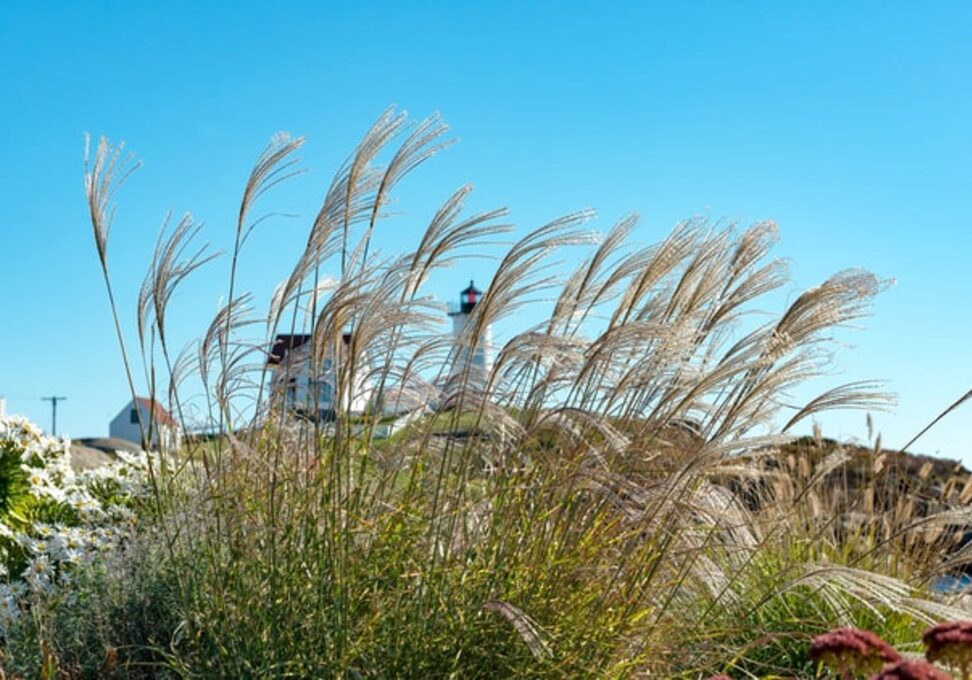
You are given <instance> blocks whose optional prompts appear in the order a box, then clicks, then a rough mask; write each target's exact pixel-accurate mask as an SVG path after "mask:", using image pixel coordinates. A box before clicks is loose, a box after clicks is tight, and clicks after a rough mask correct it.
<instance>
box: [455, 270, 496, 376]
mask: <svg viewBox="0 0 972 680" xmlns="http://www.w3.org/2000/svg"><path fill="white" fill-rule="evenodd" d="M482 295H483V292H482V291H481V290H478V289H477V288H476V285H475V284H474V283H473V282H472V281H470V282H469V287H468V288H466V289H465V290H463V291H461V292H460V293H459V307H458V308H456V309H455V310H453V311H451V312H449V316H450V317H452V336H453V338H455V340H456V344H457V347H458V350H457V354H456V361H455V363H454V364H453V368H452V375H453V376H461V375H462V374H463V373H465V372H466V371H467V370H468V375H469V377H468V383H469V384H470V385H475V386H478V387H484V386H485V385H486V376H487V375H489V371H490V369H491V368H492V366H493V358H492V356H491V355H490V349H491V347H492V345H493V330H492V328H491V327H490V326H489V325H488V324H487V325H486V326H485V327H483V328H482V329H481V331H480V334H479V337H478V338H472V337H465V333H466V328H467V326H468V325H469V324H470V319H471V316H472V312H473V310H474V309H475V308H476V305H477V304H478V303H479V300H480V299H481V298H482Z"/></svg>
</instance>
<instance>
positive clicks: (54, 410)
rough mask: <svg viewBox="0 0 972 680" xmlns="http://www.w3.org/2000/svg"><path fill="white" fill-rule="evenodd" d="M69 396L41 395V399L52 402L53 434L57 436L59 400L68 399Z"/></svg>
mask: <svg viewBox="0 0 972 680" xmlns="http://www.w3.org/2000/svg"><path fill="white" fill-rule="evenodd" d="M66 400H67V397H55V396H50V397H41V401H49V402H51V436H52V437H56V436H57V402H59V401H66Z"/></svg>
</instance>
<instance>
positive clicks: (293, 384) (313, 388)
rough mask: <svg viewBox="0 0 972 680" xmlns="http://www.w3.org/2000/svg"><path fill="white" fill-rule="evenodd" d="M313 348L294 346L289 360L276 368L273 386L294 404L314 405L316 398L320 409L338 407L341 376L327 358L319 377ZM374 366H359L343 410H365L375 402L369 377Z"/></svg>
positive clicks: (297, 406) (276, 393) (276, 391)
mask: <svg viewBox="0 0 972 680" xmlns="http://www.w3.org/2000/svg"><path fill="white" fill-rule="evenodd" d="M310 364H311V362H310V352H309V350H308V349H307V348H306V347H299V348H296V349H293V350H290V353H289V355H288V357H287V363H286V364H284V365H279V366H276V367H275V368H274V372H273V378H272V389H273V393H274V395H275V396H277V397H278V398H281V397H282V398H283V399H284V400H285V402H286V403H287V404H288V405H289V406H292V407H294V408H304V409H307V408H310V407H311V404H313V403H314V402H315V400H316V402H317V409H318V410H319V411H331V410H336V409H337V407H338V404H337V384H338V376H337V374H336V372H335V370H334V366H333V363H332V362H331V361H329V360H325V361H324V364H323V366H322V367H321V368H322V370H321V371H320V373H319V374H318V377H317V379H316V380H315V379H314V378H313V377H312V376H311V371H310V368H311V366H310ZM369 372H370V368H369V367H368V366H367V365H364V366H359V368H358V377H356V379H355V381H354V383H355V384H354V388H353V389H352V393H351V394H350V395H348V394H345V395H344V403H343V409H342V410H349V411H350V412H351V413H363V412H364V411H365V410H366V409H367V408H368V405H369V404H370V402H371V397H372V391H373V386H372V384H371V381H370V380H369V379H368V378H367V374H368V373H369Z"/></svg>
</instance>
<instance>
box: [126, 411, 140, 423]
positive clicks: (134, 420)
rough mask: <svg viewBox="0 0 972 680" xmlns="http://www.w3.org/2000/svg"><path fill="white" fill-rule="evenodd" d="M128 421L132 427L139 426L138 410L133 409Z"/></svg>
mask: <svg viewBox="0 0 972 680" xmlns="http://www.w3.org/2000/svg"><path fill="white" fill-rule="evenodd" d="M128 420H129V422H131V424H132V425H138V409H137V408H133V409H132V412H131V413H129V414H128Z"/></svg>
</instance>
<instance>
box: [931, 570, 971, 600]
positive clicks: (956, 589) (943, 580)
mask: <svg viewBox="0 0 972 680" xmlns="http://www.w3.org/2000/svg"><path fill="white" fill-rule="evenodd" d="M932 590H934V591H935V592H936V593H943V594H949V595H953V594H955V593H964V592H968V591H970V590H972V574H948V575H946V576H940V577H938V579H937V580H936V581H935V582H934V583H933V584H932Z"/></svg>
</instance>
